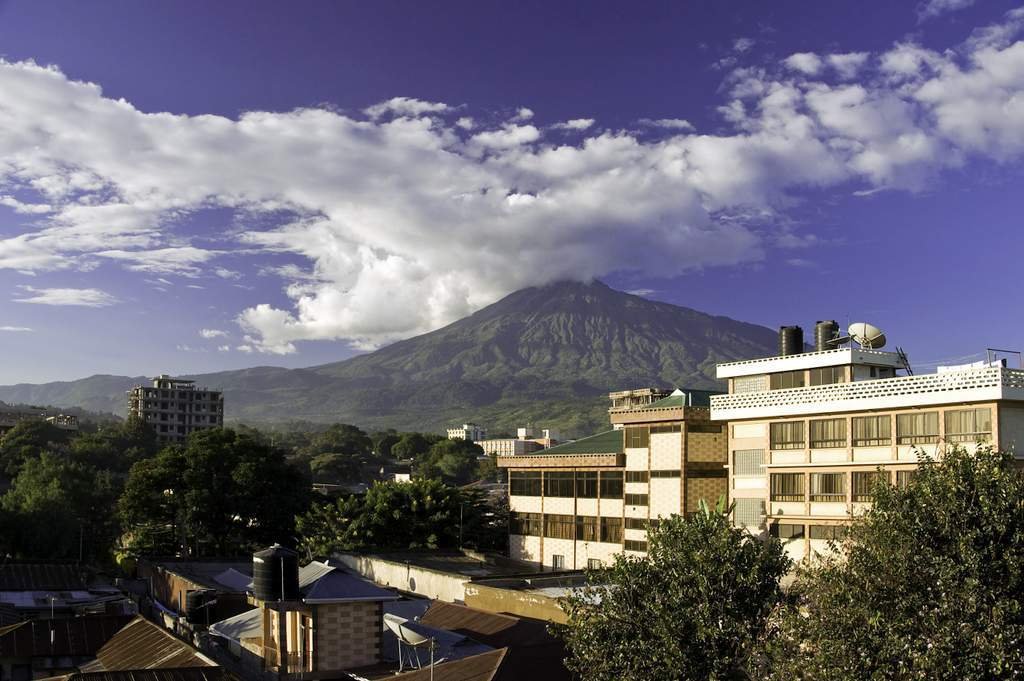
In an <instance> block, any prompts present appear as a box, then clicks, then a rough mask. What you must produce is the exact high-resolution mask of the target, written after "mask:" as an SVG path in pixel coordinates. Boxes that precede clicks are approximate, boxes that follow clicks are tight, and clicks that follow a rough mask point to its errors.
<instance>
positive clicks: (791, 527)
mask: <svg viewBox="0 0 1024 681" xmlns="http://www.w3.org/2000/svg"><path fill="white" fill-rule="evenodd" d="M770 532H771V535H772V536H773V537H775V538H776V539H781V540H783V541H788V540H792V539H803V538H804V526H803V525H795V524H793V523H773V524H772V526H771V528H770Z"/></svg>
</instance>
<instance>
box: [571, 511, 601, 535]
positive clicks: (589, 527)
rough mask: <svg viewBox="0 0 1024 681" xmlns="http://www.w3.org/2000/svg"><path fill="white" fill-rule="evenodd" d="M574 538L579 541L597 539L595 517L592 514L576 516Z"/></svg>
mask: <svg viewBox="0 0 1024 681" xmlns="http://www.w3.org/2000/svg"><path fill="white" fill-rule="evenodd" d="M576 539H578V540H579V541H598V540H599V539H600V535H599V534H598V524H597V518H595V517H593V516H576Z"/></svg>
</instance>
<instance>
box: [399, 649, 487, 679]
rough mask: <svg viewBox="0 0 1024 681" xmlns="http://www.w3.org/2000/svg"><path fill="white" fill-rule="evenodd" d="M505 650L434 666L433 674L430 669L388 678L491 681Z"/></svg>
mask: <svg viewBox="0 0 1024 681" xmlns="http://www.w3.org/2000/svg"><path fill="white" fill-rule="evenodd" d="M505 652H506V651H505V649H504V648H502V649H501V650H492V651H491V652H488V653H481V654H480V655H473V656H472V657H464V658H462V659H461V660H454V661H452V662H445V663H444V664H438V665H434V669H433V672H431V670H430V669H428V668H424V669H417V670H416V671H414V672H406V673H405V674H396V675H395V676H392V677H390V678H392V679H401V681H427V680H428V679H433V680H434V681H492V679H494V678H495V677H496V674H497V673H498V668H499V667H501V663H502V661H503V660H504V659H505Z"/></svg>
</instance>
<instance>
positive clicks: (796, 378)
mask: <svg viewBox="0 0 1024 681" xmlns="http://www.w3.org/2000/svg"><path fill="white" fill-rule="evenodd" d="M771 387H772V390H787V389H788V388H802V387H804V372H803V371H780V372H779V373H777V374H771Z"/></svg>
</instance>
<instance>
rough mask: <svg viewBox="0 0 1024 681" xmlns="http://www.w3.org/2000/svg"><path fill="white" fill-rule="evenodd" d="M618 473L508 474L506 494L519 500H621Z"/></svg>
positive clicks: (513, 472)
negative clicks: (519, 498) (544, 497)
mask: <svg viewBox="0 0 1024 681" xmlns="http://www.w3.org/2000/svg"><path fill="white" fill-rule="evenodd" d="M622 480H623V475H622V471H601V472H598V471H575V472H574V471H548V472H543V471H510V472H509V474H508V492H509V494H511V495H512V496H520V497H539V496H542V495H543V496H546V497H574V496H575V497H578V498H580V499H597V498H601V499H621V498H622Z"/></svg>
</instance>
